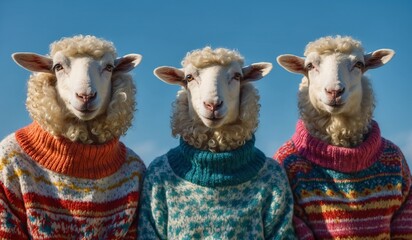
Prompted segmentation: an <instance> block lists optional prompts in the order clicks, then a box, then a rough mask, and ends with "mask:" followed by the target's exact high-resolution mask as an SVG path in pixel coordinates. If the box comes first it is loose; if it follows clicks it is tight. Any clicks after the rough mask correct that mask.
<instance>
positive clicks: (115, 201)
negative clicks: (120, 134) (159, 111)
mask: <svg viewBox="0 0 412 240" xmlns="http://www.w3.org/2000/svg"><path fill="white" fill-rule="evenodd" d="M111 159H112V161H110V160H111ZM144 171H145V166H144V164H143V162H142V161H141V160H140V159H139V157H138V156H137V155H136V154H135V153H134V152H133V151H131V150H130V149H127V148H126V147H125V146H124V145H123V144H122V143H120V142H119V141H118V140H112V141H111V142H109V143H107V144H102V145H86V144H78V143H72V142H69V141H67V140H65V139H57V138H55V137H53V136H51V135H50V134H48V133H47V132H45V131H43V130H42V129H41V128H40V126H39V125H38V124H36V123H33V124H31V125H29V126H28V127H25V128H23V129H20V130H18V131H17V132H16V133H15V134H11V135H9V136H8V137H6V138H5V139H4V140H3V141H2V142H1V143H0V239H135V238H136V234H137V227H136V222H137V207H138V201H139V193H140V189H141V181H142V180H141V179H142V176H143V174H144Z"/></svg>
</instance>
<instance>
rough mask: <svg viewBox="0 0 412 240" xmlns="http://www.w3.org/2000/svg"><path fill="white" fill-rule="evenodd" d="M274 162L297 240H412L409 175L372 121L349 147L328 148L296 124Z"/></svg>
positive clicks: (394, 146)
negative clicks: (282, 175) (290, 200)
mask: <svg viewBox="0 0 412 240" xmlns="http://www.w3.org/2000/svg"><path fill="white" fill-rule="evenodd" d="M274 158H275V159H276V160H277V161H279V162H280V163H281V164H282V165H283V166H284V168H285V169H286V172H287V175H288V178H289V182H290V185H291V188H292V192H293V195H294V200H295V211H294V219H293V221H294V227H295V231H296V233H297V235H298V236H299V239H364V240H368V239H370V240H372V239H373V240H376V239H412V196H411V194H410V188H411V175H410V170H409V167H408V165H407V162H406V160H405V158H404V156H403V154H402V152H401V151H400V149H399V148H398V147H397V146H396V145H395V144H393V143H392V142H390V141H388V140H386V139H384V138H382V137H381V134H380V129H379V126H378V124H377V123H376V122H375V121H372V127H371V131H370V132H369V134H368V135H367V137H366V139H365V141H364V142H363V143H362V144H361V145H359V146H357V147H354V148H345V147H337V146H333V145H329V144H327V143H326V142H323V141H321V140H319V139H317V138H315V137H313V136H311V135H310V134H309V132H308V130H307V129H306V127H305V125H304V122H303V121H301V120H299V122H298V123H297V127H296V132H295V134H294V135H293V137H292V139H291V140H290V141H288V142H286V143H285V144H284V145H283V146H282V147H281V148H280V149H279V150H278V151H277V152H276V154H275V156H274Z"/></svg>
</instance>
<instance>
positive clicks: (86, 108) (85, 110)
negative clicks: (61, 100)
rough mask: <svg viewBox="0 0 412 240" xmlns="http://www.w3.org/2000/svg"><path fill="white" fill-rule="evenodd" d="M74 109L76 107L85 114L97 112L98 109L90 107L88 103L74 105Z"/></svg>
mask: <svg viewBox="0 0 412 240" xmlns="http://www.w3.org/2000/svg"><path fill="white" fill-rule="evenodd" d="M74 109H76V111H78V112H81V113H83V114H90V113H93V112H95V111H96V110H97V109H95V108H93V107H90V106H88V105H84V106H82V107H74Z"/></svg>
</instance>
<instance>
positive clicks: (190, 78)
mask: <svg viewBox="0 0 412 240" xmlns="http://www.w3.org/2000/svg"><path fill="white" fill-rule="evenodd" d="M194 79H195V78H194V77H193V75H192V74H187V75H186V77H185V80H186V81H188V82H190V81H192V80H194Z"/></svg>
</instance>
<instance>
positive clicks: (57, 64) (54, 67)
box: [53, 63, 63, 72]
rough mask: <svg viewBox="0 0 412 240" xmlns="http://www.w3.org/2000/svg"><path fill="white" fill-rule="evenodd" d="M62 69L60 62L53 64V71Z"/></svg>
mask: <svg viewBox="0 0 412 240" xmlns="http://www.w3.org/2000/svg"><path fill="white" fill-rule="evenodd" d="M61 70H63V66H62V65H61V64H60V63H56V65H54V66H53V71H55V72H58V71H61Z"/></svg>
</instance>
